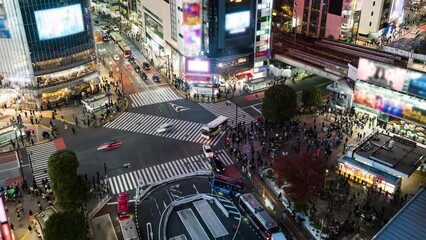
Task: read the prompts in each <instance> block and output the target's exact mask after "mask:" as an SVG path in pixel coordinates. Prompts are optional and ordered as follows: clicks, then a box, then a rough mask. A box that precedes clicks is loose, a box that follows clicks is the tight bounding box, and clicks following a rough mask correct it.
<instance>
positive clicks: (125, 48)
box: [117, 41, 132, 58]
mask: <svg viewBox="0 0 426 240" xmlns="http://www.w3.org/2000/svg"><path fill="white" fill-rule="evenodd" d="M117 45H118V47H119V48H120V50H121V52H123V55H124V57H125V58H128V57H130V56H131V55H132V50H130V48H129V46H127V44H126V43H125V42H123V41H120V42H118V43H117Z"/></svg>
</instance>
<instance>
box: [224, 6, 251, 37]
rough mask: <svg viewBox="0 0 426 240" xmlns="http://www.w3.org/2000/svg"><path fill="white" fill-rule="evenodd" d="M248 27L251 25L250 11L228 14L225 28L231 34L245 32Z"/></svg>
mask: <svg viewBox="0 0 426 240" xmlns="http://www.w3.org/2000/svg"><path fill="white" fill-rule="evenodd" d="M248 27H250V11H242V12H235V13H228V14H226V16H225V30H226V31H227V32H228V33H229V34H235V33H242V32H245V31H247V28H248Z"/></svg>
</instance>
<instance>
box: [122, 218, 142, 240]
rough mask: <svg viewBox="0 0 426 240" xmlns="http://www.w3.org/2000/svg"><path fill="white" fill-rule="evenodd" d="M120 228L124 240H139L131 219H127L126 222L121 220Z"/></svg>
mask: <svg viewBox="0 0 426 240" xmlns="http://www.w3.org/2000/svg"><path fill="white" fill-rule="evenodd" d="M120 227H121V233H122V234H123V238H124V240H139V235H138V232H137V230H136V225H135V222H134V221H133V219H131V218H129V219H126V220H121V221H120Z"/></svg>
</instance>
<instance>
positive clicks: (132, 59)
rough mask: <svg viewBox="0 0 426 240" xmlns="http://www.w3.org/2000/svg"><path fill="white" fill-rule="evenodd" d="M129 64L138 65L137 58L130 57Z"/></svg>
mask: <svg viewBox="0 0 426 240" xmlns="http://www.w3.org/2000/svg"><path fill="white" fill-rule="evenodd" d="M129 63H131V64H135V63H136V60H135V57H133V56H130V57H129Z"/></svg>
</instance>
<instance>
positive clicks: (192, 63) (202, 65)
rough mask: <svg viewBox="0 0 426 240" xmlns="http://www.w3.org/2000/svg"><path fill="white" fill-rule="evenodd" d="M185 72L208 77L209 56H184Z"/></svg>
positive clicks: (189, 74) (190, 74)
mask: <svg viewBox="0 0 426 240" xmlns="http://www.w3.org/2000/svg"><path fill="white" fill-rule="evenodd" d="M185 70H186V71H185V72H186V75H188V76H208V77H210V59H209V58H186V59H185Z"/></svg>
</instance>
